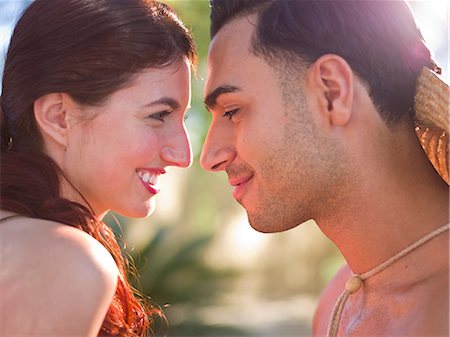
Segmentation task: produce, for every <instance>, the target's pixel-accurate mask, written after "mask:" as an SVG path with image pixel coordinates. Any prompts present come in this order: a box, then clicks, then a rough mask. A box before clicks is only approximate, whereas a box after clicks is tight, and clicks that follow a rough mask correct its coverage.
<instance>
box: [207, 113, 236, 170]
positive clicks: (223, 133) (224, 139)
mask: <svg viewBox="0 0 450 337" xmlns="http://www.w3.org/2000/svg"><path fill="white" fill-rule="evenodd" d="M213 123H214V122H213ZM229 131H230V130H226V129H225V128H224V129H221V128H220V126H215V125H214V124H211V126H210V128H209V131H208V135H207V137H206V140H205V144H204V145H203V149H202V153H201V156H200V165H201V166H202V167H203V169H205V170H207V171H212V172H218V171H222V170H225V168H226V167H227V165H228V164H229V163H230V162H231V161H233V159H234V157H235V156H236V151H235V148H234V145H233V142H232V134H231V132H229Z"/></svg>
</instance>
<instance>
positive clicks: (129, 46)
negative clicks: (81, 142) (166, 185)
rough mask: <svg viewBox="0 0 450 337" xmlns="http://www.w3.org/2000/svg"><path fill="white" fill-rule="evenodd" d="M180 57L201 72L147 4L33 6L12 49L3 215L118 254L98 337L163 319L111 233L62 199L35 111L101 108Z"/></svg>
mask: <svg viewBox="0 0 450 337" xmlns="http://www.w3.org/2000/svg"><path fill="white" fill-rule="evenodd" d="M183 57H187V58H188V59H189V60H190V62H191V64H192V65H193V66H195V64H196V60H197V56H196V51H195V45H194V42H193V40H192V37H191V35H190V34H189V32H188V31H187V29H186V28H185V27H184V26H183V24H182V23H181V21H180V20H179V19H178V18H177V16H176V14H175V13H174V12H173V11H172V10H171V9H170V8H169V7H168V6H167V5H164V4H161V3H158V2H154V1H148V0H127V1H124V0H83V1H80V0H58V1H54V0H36V1H34V2H33V3H32V4H31V5H30V6H29V8H28V9H27V10H26V11H25V12H24V14H23V16H22V17H21V18H20V20H19V21H18V23H17V25H16V27H15V29H14V33H13V36H12V38H11V42H10V45H9V48H8V52H7V57H6V61H5V67H4V72H3V81H2V95H1V100H0V110H1V111H0V115H1V121H0V123H1V160H0V178H1V179H0V187H1V188H0V208H1V209H3V210H7V211H12V212H15V213H18V214H22V215H25V216H28V217H33V218H42V219H48V220H53V221H57V222H61V223H64V224H67V225H70V226H74V227H77V228H80V229H82V230H83V231H85V232H87V233H88V234H90V235H91V236H93V237H94V238H95V239H97V240H98V241H99V242H100V243H101V244H103V246H105V247H106V249H107V250H108V251H109V252H110V253H111V255H112V256H113V258H114V259H115V261H116V264H117V266H118V269H119V281H118V286H117V290H116V293H115V296H114V298H113V301H112V303H111V306H110V308H109V310H108V313H107V315H106V317H105V321H104V323H103V326H102V328H101V331H100V335H108V336H110V335H120V336H147V335H149V334H150V333H151V328H152V319H151V317H152V314H155V313H156V314H157V315H158V314H159V312H158V310H157V309H152V308H148V307H146V306H145V305H144V304H143V302H142V300H141V299H140V297H141V296H140V295H139V293H138V292H137V291H136V290H134V289H133V288H132V287H131V285H130V283H129V281H128V280H127V273H128V269H129V268H128V261H127V259H126V258H125V257H124V256H123V255H122V252H121V249H120V247H119V245H118V243H117V240H116V238H115V236H114V233H113V232H112V230H111V229H110V228H109V227H108V226H107V225H106V224H105V223H103V222H102V221H98V220H96V218H95V216H94V214H93V212H92V211H91V210H90V209H88V208H87V207H85V206H83V205H81V204H79V203H76V202H73V201H70V200H67V199H65V198H63V197H62V196H61V193H60V183H61V179H64V172H62V170H61V169H60V168H59V167H58V166H57V164H56V163H55V162H54V161H53V160H52V159H51V158H50V157H49V156H47V155H46V154H45V153H44V149H43V140H42V137H41V134H40V132H39V130H38V127H37V124H36V121H35V119H34V113H33V103H34V101H35V100H36V99H38V98H39V97H41V96H43V95H46V94H49V93H53V92H64V93H67V94H69V95H70V96H71V97H72V98H73V99H74V100H75V101H77V102H78V103H80V104H84V105H90V106H96V105H100V104H102V103H103V102H104V101H105V100H106V99H107V98H108V97H109V96H110V95H111V94H112V93H113V92H115V91H116V90H118V89H120V88H122V87H123V86H125V85H126V84H127V83H129V82H130V81H132V79H133V75H135V74H136V73H138V72H140V71H142V70H143V69H146V68H164V67H166V66H169V65H172V64H174V63H176V62H179V61H181V60H182V58H183Z"/></svg>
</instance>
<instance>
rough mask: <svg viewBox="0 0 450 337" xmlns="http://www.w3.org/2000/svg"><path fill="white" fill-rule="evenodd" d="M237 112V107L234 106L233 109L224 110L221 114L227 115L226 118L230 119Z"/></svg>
mask: <svg viewBox="0 0 450 337" xmlns="http://www.w3.org/2000/svg"><path fill="white" fill-rule="evenodd" d="M238 112H239V108H236V109H233V110H228V111H225V113H224V114H223V117H228V119H230V120H231V118H232V117H233V116H234V115H235V114H237V113H238Z"/></svg>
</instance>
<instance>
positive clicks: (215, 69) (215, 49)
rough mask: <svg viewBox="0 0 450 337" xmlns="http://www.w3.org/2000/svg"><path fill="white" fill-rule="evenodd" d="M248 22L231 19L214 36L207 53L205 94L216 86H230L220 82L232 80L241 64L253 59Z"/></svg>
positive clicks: (250, 25)
mask: <svg viewBox="0 0 450 337" xmlns="http://www.w3.org/2000/svg"><path fill="white" fill-rule="evenodd" d="M250 20H251V17H239V18H236V19H233V20H232V21H230V22H229V23H227V24H226V25H225V26H224V27H222V29H220V31H219V32H218V33H217V34H216V35H215V36H214V38H213V40H212V41H211V44H210V48H209V52H208V75H207V83H206V86H205V94H208V91H211V90H214V87H216V86H219V85H223V84H230V83H222V82H224V81H225V82H229V81H230V80H232V79H233V77H234V76H233V74H236V73H238V72H240V71H242V67H241V66H242V64H243V63H245V62H246V61H248V59H249V58H252V57H254V55H253V54H252V53H251V52H250V48H251V38H252V34H253V29H254V24H253V23H252V21H250ZM254 20H255V19H253V21H254ZM213 86H214V87H213Z"/></svg>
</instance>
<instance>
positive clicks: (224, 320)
mask: <svg viewBox="0 0 450 337" xmlns="http://www.w3.org/2000/svg"><path fill="white" fill-rule="evenodd" d="M55 1H58V0H55ZM30 2H31V1H30V0H0V49H1V54H0V69H2V68H3V62H4V56H5V54H6V48H7V45H8V42H9V38H10V35H11V32H12V29H13V26H14V23H15V21H16V20H17V19H18V17H19V16H20V14H21V12H22V11H23V9H24V8H26V6H27V5H28V4H29V3H30ZM165 2H167V3H169V4H170V5H172V6H173V7H174V8H175V9H176V10H177V12H178V13H179V15H180V17H181V18H182V20H183V21H184V22H185V24H186V26H187V27H189V28H190V29H191V30H192V32H193V34H194V36H195V38H196V41H197V45H198V51H199V56H200V63H199V67H198V72H197V74H196V76H195V77H194V78H193V101H192V109H191V111H190V113H189V115H190V117H189V119H188V120H187V125H188V129H189V132H190V136H191V141H192V145H193V151H194V156H195V157H194V164H193V166H192V167H191V168H190V169H188V170H178V169H171V170H170V171H169V173H168V174H167V175H165V177H164V181H163V189H162V192H161V193H160V194H159V195H158V197H157V210H156V211H155V213H154V214H153V215H151V216H150V217H149V218H146V219H127V218H123V217H120V216H119V215H116V217H117V219H118V220H119V223H120V226H119V225H118V224H117V223H116V221H115V219H114V217H113V216H109V217H108V219H106V221H107V222H108V223H109V224H110V225H111V226H112V227H113V229H114V231H115V232H116V234H117V236H118V237H119V239H120V242H121V243H122V246H123V247H124V250H125V252H126V254H127V255H128V256H130V258H132V259H133V260H134V264H135V267H136V274H137V275H139V277H138V278H137V277H133V276H132V277H133V279H134V280H135V285H136V287H137V288H138V289H140V290H141V291H143V292H144V293H145V294H146V295H148V296H151V298H152V300H153V301H154V302H156V303H158V304H159V305H160V306H163V307H165V312H166V315H167V318H168V321H169V335H170V336H173V337H182V336H183V337H184V336H186V337H187V336H258V337H264V336H271V337H273V336H278V337H288V336H310V335H311V321H312V316H313V313H314V310H315V307H316V304H317V301H318V297H319V295H320V292H321V290H323V288H324V287H325V285H326V284H327V282H328V281H329V280H330V279H331V277H332V276H333V275H334V273H335V272H336V271H337V269H338V268H339V267H340V266H341V265H342V263H343V259H342V257H341V255H340V253H339V251H338V250H337V249H336V247H335V246H334V245H333V244H332V243H331V242H330V241H328V239H326V238H325V237H324V236H323V234H322V233H321V232H320V231H319V230H318V228H317V227H316V225H315V223H314V222H313V221H309V222H307V223H304V224H302V225H301V226H298V227H297V228H295V229H292V230H290V231H288V232H284V233H278V234H261V233H258V232H256V231H254V230H253V229H252V228H251V227H250V226H249V225H248V222H247V217H246V214H245V212H244V210H243V209H241V207H240V206H239V205H238V204H237V203H236V202H235V201H234V200H233V198H232V195H231V192H232V189H231V187H230V186H229V185H228V182H227V179H226V175H225V173H221V174H212V173H207V172H205V171H203V170H201V169H200V167H199V164H198V158H199V154H200V151H201V146H202V143H203V140H204V138H205V135H206V131H207V127H208V124H209V121H210V117H209V115H208V113H207V111H206V110H205V109H204V107H203V103H202V102H203V97H202V93H203V85H204V80H205V77H206V54H207V49H208V44H209V5H208V1H207V0H173V1H169V0H168V1H165ZM410 4H411V7H412V9H413V11H414V14H415V16H416V19H417V22H418V24H419V27H420V28H421V30H422V33H423V35H424V37H425V40H426V41H427V43H428V45H429V46H430V48H431V50H432V53H433V55H434V56H435V59H436V60H437V62H438V64H439V65H440V66H441V67H442V68H443V77H444V78H445V79H446V81H447V83H448V76H449V73H448V69H449V67H448V65H449V53H448V41H449V35H448V34H449V33H448V32H449V2H448V0H432V1H431V0H430V1H410ZM125 242H126V245H125ZM138 279H139V281H138Z"/></svg>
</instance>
